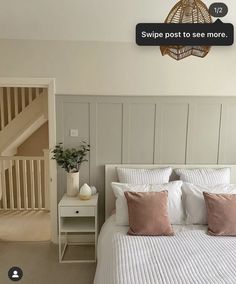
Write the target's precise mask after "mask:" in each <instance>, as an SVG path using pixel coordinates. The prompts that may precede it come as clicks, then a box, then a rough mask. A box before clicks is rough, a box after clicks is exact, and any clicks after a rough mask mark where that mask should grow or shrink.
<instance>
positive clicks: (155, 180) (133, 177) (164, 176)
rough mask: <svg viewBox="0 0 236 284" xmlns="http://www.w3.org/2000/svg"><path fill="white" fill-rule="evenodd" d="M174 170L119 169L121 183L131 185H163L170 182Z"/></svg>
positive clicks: (168, 168)
mask: <svg viewBox="0 0 236 284" xmlns="http://www.w3.org/2000/svg"><path fill="white" fill-rule="evenodd" d="M171 172H172V169H171V168H170V167H167V168H158V169H130V168H117V174H118V178H119V182H121V183H129V184H162V183H167V182H169V178H170V175H171Z"/></svg>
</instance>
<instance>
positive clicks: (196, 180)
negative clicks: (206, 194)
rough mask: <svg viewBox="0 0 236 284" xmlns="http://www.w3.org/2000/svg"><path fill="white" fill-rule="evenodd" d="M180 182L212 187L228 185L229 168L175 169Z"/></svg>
mask: <svg viewBox="0 0 236 284" xmlns="http://www.w3.org/2000/svg"><path fill="white" fill-rule="evenodd" d="M174 171H175V173H176V174H177V175H178V176H179V177H180V180H182V181H184V182H189V183H193V184H199V185H207V186H213V185H217V184H229V183H230V168H221V169H210V168H199V169H175V170H174Z"/></svg>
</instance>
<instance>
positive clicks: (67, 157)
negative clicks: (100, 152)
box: [52, 141, 90, 173]
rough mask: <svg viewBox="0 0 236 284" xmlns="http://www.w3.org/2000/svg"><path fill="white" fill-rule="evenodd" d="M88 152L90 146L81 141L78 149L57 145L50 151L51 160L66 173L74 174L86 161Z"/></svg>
mask: <svg viewBox="0 0 236 284" xmlns="http://www.w3.org/2000/svg"><path fill="white" fill-rule="evenodd" d="M89 151H90V145H89V144H88V143H86V142H85V141H82V142H81V144H80V145H79V147H78V148H64V147H63V144H62V143H59V144H57V145H56V146H55V148H54V149H53V150H52V153H53V157H52V159H53V160H56V162H57V164H58V165H59V166H60V167H62V168H63V169H65V170H66V171H67V172H68V173H76V172H78V171H79V169H80V166H81V164H82V163H83V162H86V161H88V160H87V159H86V158H85V157H86V156H87V154H88V152H89Z"/></svg>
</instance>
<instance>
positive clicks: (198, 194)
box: [182, 183, 236, 225]
mask: <svg viewBox="0 0 236 284" xmlns="http://www.w3.org/2000/svg"><path fill="white" fill-rule="evenodd" d="M182 189H183V203H184V208H185V210H186V223H187V224H202V225H203V224H207V211H206V205H205V200H204V197H203V191H205V192H210V193H228V194H236V185H235V184H219V185H216V186H201V185H194V184H191V183H183V185H182Z"/></svg>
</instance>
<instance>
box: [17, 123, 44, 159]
mask: <svg viewBox="0 0 236 284" xmlns="http://www.w3.org/2000/svg"><path fill="white" fill-rule="evenodd" d="M43 149H48V122H45V123H44V124H43V125H42V126H41V127H40V128H39V129H38V130H37V131H35V132H34V133H33V134H32V135H31V136H30V137H29V138H28V139H27V140H26V141H25V142H24V143H23V144H22V145H21V146H20V147H19V148H18V152H17V154H16V156H43Z"/></svg>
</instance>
